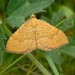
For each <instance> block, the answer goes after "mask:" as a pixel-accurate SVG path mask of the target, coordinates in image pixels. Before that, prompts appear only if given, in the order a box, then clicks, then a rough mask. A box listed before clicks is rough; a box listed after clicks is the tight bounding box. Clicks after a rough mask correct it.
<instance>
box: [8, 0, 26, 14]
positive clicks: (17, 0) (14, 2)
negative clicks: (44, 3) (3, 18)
mask: <svg viewBox="0 0 75 75" xmlns="http://www.w3.org/2000/svg"><path fill="white" fill-rule="evenodd" d="M25 2H26V0H9V3H8V6H7V14H8V15H11V14H12V13H13V12H14V11H15V10H16V9H18V8H19V7H21V6H22V5H23V4H24V3H25Z"/></svg>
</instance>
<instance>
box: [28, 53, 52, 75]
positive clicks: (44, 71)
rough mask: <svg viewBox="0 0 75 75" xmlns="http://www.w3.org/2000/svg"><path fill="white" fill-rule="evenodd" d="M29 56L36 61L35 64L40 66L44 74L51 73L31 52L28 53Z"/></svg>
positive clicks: (48, 74)
mask: <svg viewBox="0 0 75 75" xmlns="http://www.w3.org/2000/svg"><path fill="white" fill-rule="evenodd" d="M27 57H28V58H29V59H30V60H31V61H32V62H34V64H35V65H36V66H37V67H38V68H39V70H40V71H41V72H42V73H43V74H44V75H51V74H50V73H49V72H48V71H47V70H46V68H45V67H44V66H43V65H42V64H41V63H40V62H39V61H38V60H37V59H36V58H35V57H34V56H33V55H32V54H31V53H28V54H27Z"/></svg>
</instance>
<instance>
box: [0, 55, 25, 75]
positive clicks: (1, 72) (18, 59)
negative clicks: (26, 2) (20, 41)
mask: <svg viewBox="0 0 75 75" xmlns="http://www.w3.org/2000/svg"><path fill="white" fill-rule="evenodd" d="M25 55H26V54H23V55H22V56H20V57H19V58H18V59H17V60H15V61H14V62H13V63H11V64H10V65H9V66H7V67H6V68H5V69H4V70H2V72H0V75H1V74H3V73H4V72H5V71H6V70H7V69H9V68H10V67H11V66H13V65H14V64H15V63H17V62H18V61H20V60H21V59H22V58H23V57H24V56H25Z"/></svg>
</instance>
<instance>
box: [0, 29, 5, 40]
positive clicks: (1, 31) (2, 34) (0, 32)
mask: <svg viewBox="0 0 75 75" xmlns="http://www.w3.org/2000/svg"><path fill="white" fill-rule="evenodd" d="M0 39H5V35H4V33H3V30H2V28H0Z"/></svg>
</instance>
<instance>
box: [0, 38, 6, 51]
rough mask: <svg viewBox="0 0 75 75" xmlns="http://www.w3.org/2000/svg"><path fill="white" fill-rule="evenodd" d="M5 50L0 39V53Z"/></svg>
mask: <svg viewBox="0 0 75 75" xmlns="http://www.w3.org/2000/svg"><path fill="white" fill-rule="evenodd" d="M4 49H5V44H4V40H2V39H0V51H2V50H4Z"/></svg>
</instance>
